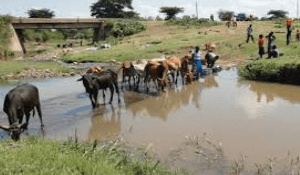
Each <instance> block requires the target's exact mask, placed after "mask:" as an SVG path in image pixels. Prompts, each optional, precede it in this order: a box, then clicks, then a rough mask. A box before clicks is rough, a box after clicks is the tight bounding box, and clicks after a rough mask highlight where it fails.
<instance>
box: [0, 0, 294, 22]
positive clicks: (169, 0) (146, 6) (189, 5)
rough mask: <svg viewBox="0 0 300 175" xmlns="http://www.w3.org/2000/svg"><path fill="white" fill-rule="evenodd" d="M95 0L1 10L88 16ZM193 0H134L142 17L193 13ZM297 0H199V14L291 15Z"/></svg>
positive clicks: (32, 1)
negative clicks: (166, 9) (168, 11)
mask: <svg viewBox="0 0 300 175" xmlns="http://www.w3.org/2000/svg"><path fill="white" fill-rule="evenodd" d="M96 1H97V0H0V3H1V6H0V14H10V15H13V16H17V17H19V16H22V17H27V16H28V15H27V14H26V11H27V10H28V9H30V8H49V9H51V10H53V11H54V12H55V15H56V17H68V18H69V17H90V6H91V4H92V3H94V2H96ZM195 4H196V0H133V7H134V10H135V11H137V12H138V13H140V15H141V16H143V17H148V16H153V17H155V16H157V15H160V16H163V15H162V14H160V13H159V8H160V7H162V6H177V7H183V8H184V13H182V14H180V16H182V15H195V14H196V7H195ZM296 8H297V0H209V1H207V0H206V1H204V0H198V11H199V17H203V18H207V17H209V16H210V14H215V15H216V14H217V11H218V10H220V9H224V10H232V11H234V12H236V13H239V12H246V13H251V14H254V15H255V16H258V17H262V16H266V14H267V12H268V11H269V10H270V9H276V10H285V11H288V12H289V16H290V17H296V16H297V9H296Z"/></svg>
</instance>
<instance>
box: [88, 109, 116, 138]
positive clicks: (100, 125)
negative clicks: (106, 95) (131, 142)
mask: <svg viewBox="0 0 300 175" xmlns="http://www.w3.org/2000/svg"><path fill="white" fill-rule="evenodd" d="M109 108H110V109H109ZM91 123H92V126H91V127H90V131H89V138H88V139H89V140H103V139H115V138H116V137H117V136H118V135H120V132H121V110H120V108H118V109H115V107H114V106H113V105H108V106H106V105H102V106H100V107H99V108H97V109H96V110H95V111H94V114H93V116H92V118H91Z"/></svg>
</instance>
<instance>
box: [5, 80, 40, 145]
mask: <svg viewBox="0 0 300 175" xmlns="http://www.w3.org/2000/svg"><path fill="white" fill-rule="evenodd" d="M34 108H36V110H37V112H38V114H39V118H40V121H41V127H42V130H43V129H44V124H43V120H42V112H41V105H40V100H39V92H38V89H37V87H35V86H33V85H30V84H22V85H19V86H17V87H16V88H14V89H12V90H11V91H9V92H8V93H7V94H6V96H5V100H4V105H3V111H4V112H5V113H6V114H7V116H8V121H9V125H10V126H0V128H1V129H3V130H5V131H7V132H9V133H10V136H11V138H12V139H14V140H18V139H20V134H21V132H22V130H25V129H27V127H28V124H29V118H30V113H31V111H33V116H34V114H35V110H34ZM24 115H25V116H26V122H25V123H23V117H24Z"/></svg>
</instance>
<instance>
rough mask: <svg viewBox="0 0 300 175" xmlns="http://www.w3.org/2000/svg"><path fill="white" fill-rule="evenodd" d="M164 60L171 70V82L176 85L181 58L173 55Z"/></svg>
mask: <svg viewBox="0 0 300 175" xmlns="http://www.w3.org/2000/svg"><path fill="white" fill-rule="evenodd" d="M165 62H166V64H167V65H168V69H169V70H170V71H171V75H172V78H173V82H174V83H175V85H177V78H178V75H179V71H180V70H181V59H180V58H178V57H174V56H173V57H169V58H167V59H166V61H165Z"/></svg>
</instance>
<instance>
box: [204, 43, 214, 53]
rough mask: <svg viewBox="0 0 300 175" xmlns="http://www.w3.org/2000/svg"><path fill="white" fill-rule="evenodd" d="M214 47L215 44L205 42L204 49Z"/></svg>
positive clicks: (212, 48)
mask: <svg viewBox="0 0 300 175" xmlns="http://www.w3.org/2000/svg"><path fill="white" fill-rule="evenodd" d="M215 49H216V45H215V44H214V43H212V42H209V43H205V50H207V51H208V50H215Z"/></svg>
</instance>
